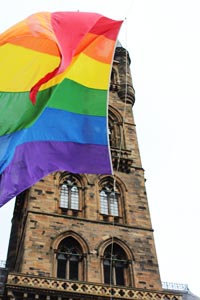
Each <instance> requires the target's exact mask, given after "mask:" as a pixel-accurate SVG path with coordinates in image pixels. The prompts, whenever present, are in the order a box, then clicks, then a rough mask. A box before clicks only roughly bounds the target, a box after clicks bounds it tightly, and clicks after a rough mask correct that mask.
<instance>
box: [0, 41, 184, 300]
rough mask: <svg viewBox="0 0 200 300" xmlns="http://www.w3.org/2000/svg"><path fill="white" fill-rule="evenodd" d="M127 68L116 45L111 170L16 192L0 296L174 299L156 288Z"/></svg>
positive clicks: (52, 178) (56, 176)
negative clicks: (108, 173)
mask: <svg viewBox="0 0 200 300" xmlns="http://www.w3.org/2000/svg"><path fill="white" fill-rule="evenodd" d="M129 67H130V57H129V54H128V52H127V51H126V50H125V49H124V48H123V47H121V46H120V45H118V47H117V48H116V51H115V57H114V62H113V68H112V74H111V83H110V93H109V136H110V147H111V156H112V163H113V169H114V176H107V175H91V174H89V175H88V174H72V173H68V172H67V170H63V172H55V173H53V174H50V175H48V176H47V177H45V178H43V179H42V180H40V181H39V182H38V183H36V184H35V185H34V186H32V187H31V188H30V189H28V190H26V191H24V192H23V193H22V194H20V195H19V196H18V197H17V199H16V203H15V209H14V215H13V220H12V230H11V236H10V243H9V249H8V256H7V262H6V268H7V269H8V277H7V281H6V284H5V289H4V295H3V296H2V297H1V296H0V299H4V300H7V299H13V300H22V299H39V300H40V299H48V300H67V299H88V298H90V299H98V300H99V299H108V298H113V299H121V298H124V299H146V300H147V299H155V300H157V299H158V300H159V299H163V300H164V299H165V300H166V299H168V300H170V299H173V300H180V299H181V295H180V294H178V293H174V292H169V291H168V292H166V290H165V291H164V290H163V289H162V284H161V280H160V274H159V267H158V261H157V256H156V249H155V244H154V237H153V229H152V224H151V218H150V213H149V207H148V201H147V195H146V190H145V179H144V170H143V168H142V164H141V159H140V153H139V148H138V142H137V135H136V129H135V122H134V117H133V105H134V101H135V96H134V89H133V85H132V78H131V73H130V68H129ZM94 163H95V162H94Z"/></svg>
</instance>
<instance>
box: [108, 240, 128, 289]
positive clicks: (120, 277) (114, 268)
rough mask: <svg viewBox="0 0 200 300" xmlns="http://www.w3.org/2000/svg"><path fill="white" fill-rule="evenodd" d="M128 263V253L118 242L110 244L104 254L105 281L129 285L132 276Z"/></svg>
mask: <svg viewBox="0 0 200 300" xmlns="http://www.w3.org/2000/svg"><path fill="white" fill-rule="evenodd" d="M128 264H129V261H128V259H127V255H126V253H125V251H124V250H123V249H122V248H121V247H120V246H119V245H118V244H116V243H113V244H110V245H108V246H107V248H106V249H105V251H104V256H103V274H104V283H107V284H113V285H122V286H125V285H127V282H128V277H129V276H130V274H129V268H128Z"/></svg>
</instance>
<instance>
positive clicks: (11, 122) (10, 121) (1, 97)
mask: <svg viewBox="0 0 200 300" xmlns="http://www.w3.org/2000/svg"><path fill="white" fill-rule="evenodd" d="M50 92H51V91H50V89H48V90H44V91H41V92H39V93H38V95H37V102H36V104H35V105H33V104H32V102H31V101H30V98H29V92H18V93H8V92H0V112H1V113H0V136H1V135H4V134H8V133H12V132H14V131H18V130H21V129H24V128H27V127H29V126H30V125H31V124H32V123H34V121H35V120H36V119H37V118H38V116H39V115H40V113H41V112H42V111H43V109H44V107H45V106H46V103H47V100H48V98H49V95H50Z"/></svg>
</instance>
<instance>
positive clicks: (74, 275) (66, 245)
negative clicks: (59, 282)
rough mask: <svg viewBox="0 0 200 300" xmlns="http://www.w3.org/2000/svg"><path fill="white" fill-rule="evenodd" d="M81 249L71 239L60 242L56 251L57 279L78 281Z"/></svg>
mask: <svg viewBox="0 0 200 300" xmlns="http://www.w3.org/2000/svg"><path fill="white" fill-rule="evenodd" d="M80 264H82V249H81V247H80V245H79V243H78V242H77V241H76V240H75V239H74V238H72V237H68V238H65V239H64V240H62V241H61V243H60V244H59V246H58V250H57V277H58V278H62V279H69V280H80V279H79V278H81V276H80V272H81V271H80V270H81V265H80Z"/></svg>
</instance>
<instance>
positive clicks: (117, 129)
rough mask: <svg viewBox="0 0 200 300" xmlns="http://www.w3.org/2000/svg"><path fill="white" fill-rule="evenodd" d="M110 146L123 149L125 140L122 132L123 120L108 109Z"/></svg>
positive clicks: (114, 111) (117, 113)
mask: <svg viewBox="0 0 200 300" xmlns="http://www.w3.org/2000/svg"><path fill="white" fill-rule="evenodd" d="M108 125H109V138H110V146H111V147H113V148H120V149H125V138H124V132H123V118H122V116H121V115H120V114H119V112H117V111H116V110H115V109H113V108H111V107H110V108H109V114H108Z"/></svg>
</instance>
